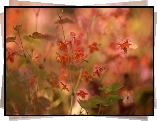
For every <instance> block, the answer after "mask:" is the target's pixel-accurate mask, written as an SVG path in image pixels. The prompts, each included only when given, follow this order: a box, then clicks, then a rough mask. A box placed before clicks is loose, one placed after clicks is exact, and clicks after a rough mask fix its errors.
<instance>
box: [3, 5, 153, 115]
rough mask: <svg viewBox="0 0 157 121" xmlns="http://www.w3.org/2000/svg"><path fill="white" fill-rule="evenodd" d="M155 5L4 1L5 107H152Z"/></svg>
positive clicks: (131, 111)
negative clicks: (47, 5) (44, 5)
mask: <svg viewBox="0 0 157 121" xmlns="http://www.w3.org/2000/svg"><path fill="white" fill-rule="evenodd" d="M153 14H154V13H153V9H152V8H7V9H6V41H5V42H6V102H5V104H6V115H153V110H154V107H153V102H154V101H153V99H154V97H153Z"/></svg>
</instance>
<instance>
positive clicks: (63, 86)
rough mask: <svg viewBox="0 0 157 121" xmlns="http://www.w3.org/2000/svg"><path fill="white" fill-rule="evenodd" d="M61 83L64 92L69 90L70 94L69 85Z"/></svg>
mask: <svg viewBox="0 0 157 121" xmlns="http://www.w3.org/2000/svg"><path fill="white" fill-rule="evenodd" d="M60 83H61V85H62V90H67V91H68V92H69V89H68V88H67V85H65V84H63V82H60ZM62 90H61V91H62Z"/></svg>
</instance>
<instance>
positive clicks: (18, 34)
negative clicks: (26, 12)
mask: <svg viewBox="0 0 157 121" xmlns="http://www.w3.org/2000/svg"><path fill="white" fill-rule="evenodd" d="M18 35H19V38H20V42H21V46H22V51H23V54H24V56H25V58H26V54H25V52H24V47H23V44H22V41H21V37H20V33H19V31H18Z"/></svg>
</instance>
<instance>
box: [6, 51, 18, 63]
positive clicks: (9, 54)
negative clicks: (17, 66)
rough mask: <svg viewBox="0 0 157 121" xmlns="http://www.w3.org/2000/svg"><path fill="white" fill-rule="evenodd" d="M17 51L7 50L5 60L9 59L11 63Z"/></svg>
mask: <svg viewBox="0 0 157 121" xmlns="http://www.w3.org/2000/svg"><path fill="white" fill-rule="evenodd" d="M17 54H18V52H17V51H13V50H8V51H7V53H6V60H7V61H8V60H9V61H10V62H11V63H13V62H14V56H15V55H17Z"/></svg>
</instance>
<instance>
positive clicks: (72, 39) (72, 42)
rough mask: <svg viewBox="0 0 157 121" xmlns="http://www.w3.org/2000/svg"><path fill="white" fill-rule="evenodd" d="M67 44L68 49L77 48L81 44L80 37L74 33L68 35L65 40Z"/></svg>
mask: <svg viewBox="0 0 157 121" xmlns="http://www.w3.org/2000/svg"><path fill="white" fill-rule="evenodd" d="M66 42H67V44H68V45H69V46H70V48H72V46H73V47H77V46H78V45H80V44H81V42H82V37H81V35H77V36H76V34H75V33H74V32H70V35H68V37H67V39H66Z"/></svg>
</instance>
